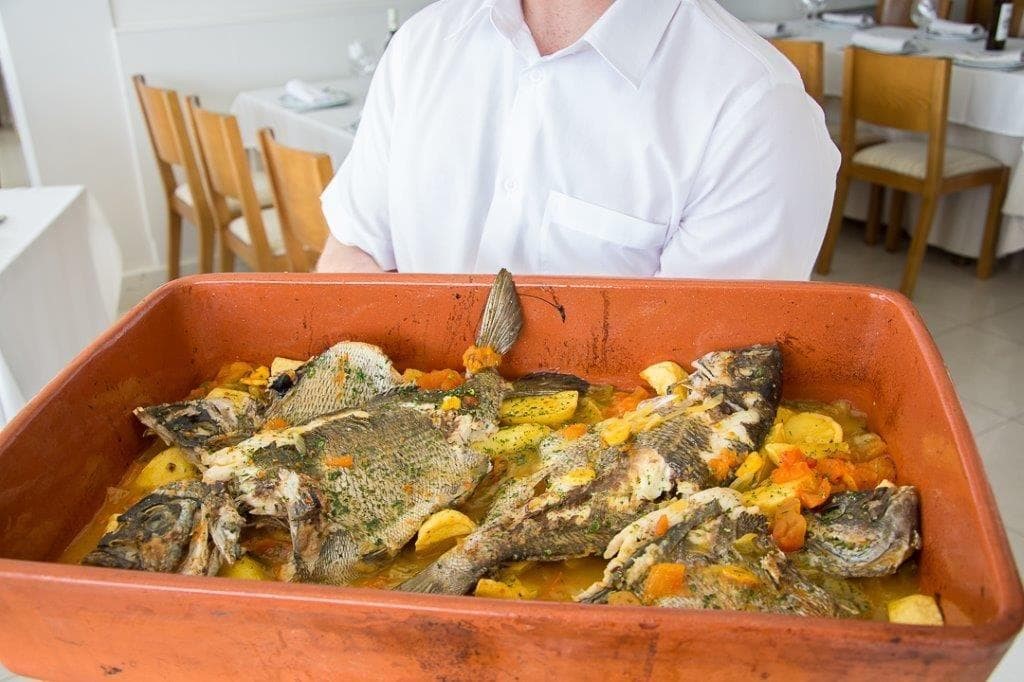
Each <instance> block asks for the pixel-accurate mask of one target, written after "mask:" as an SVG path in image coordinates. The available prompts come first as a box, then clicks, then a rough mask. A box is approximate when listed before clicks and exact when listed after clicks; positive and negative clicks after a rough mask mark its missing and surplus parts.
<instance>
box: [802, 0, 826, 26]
mask: <svg viewBox="0 0 1024 682" xmlns="http://www.w3.org/2000/svg"><path fill="white" fill-rule="evenodd" d="M800 2H801V4H803V6H804V7H806V8H807V17H806V18H807V21H811V22H813V21H814V20H815V19H816V18H817V17H818V16H819V15H820V14H821V13H822V12H824V11H825V6H826V5H827V4H828V0H800Z"/></svg>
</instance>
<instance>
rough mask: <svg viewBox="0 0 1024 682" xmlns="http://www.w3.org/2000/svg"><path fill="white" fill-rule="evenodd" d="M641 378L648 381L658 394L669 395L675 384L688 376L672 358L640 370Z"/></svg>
mask: <svg viewBox="0 0 1024 682" xmlns="http://www.w3.org/2000/svg"><path fill="white" fill-rule="evenodd" d="M640 378H641V379H643V380H644V381H646V382H647V383H648V384H649V385H650V387H651V388H653V389H654V390H655V391H656V392H657V394H658V395H667V394H668V392H669V390H671V388H672V386H673V385H675V384H677V383H679V382H680V381H682V380H683V379H685V378H686V372H685V371H684V370H683V368H682V367H680V366H679V365H677V364H676V363H674V362H672V361H671V360H665V361H664V362H658V363H656V364H653V365H651V366H650V367H648V368H646V369H644V371H642V372H640Z"/></svg>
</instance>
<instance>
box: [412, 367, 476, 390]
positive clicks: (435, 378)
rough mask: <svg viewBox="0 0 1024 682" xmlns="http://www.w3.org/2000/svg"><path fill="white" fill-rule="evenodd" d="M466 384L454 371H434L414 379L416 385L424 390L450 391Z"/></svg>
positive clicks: (463, 378)
mask: <svg viewBox="0 0 1024 682" xmlns="http://www.w3.org/2000/svg"><path fill="white" fill-rule="evenodd" d="M464 383H466V379H465V377H463V376H462V375H461V374H459V373H458V372H456V371H455V370H454V369H436V370H434V371H433V372H427V373H426V374H424V375H423V376H421V377H418V378H417V379H416V385H417V386H419V387H420V388H422V389H425V390H433V391H450V390H452V389H453V388H458V387H459V386H461V385H462V384H464Z"/></svg>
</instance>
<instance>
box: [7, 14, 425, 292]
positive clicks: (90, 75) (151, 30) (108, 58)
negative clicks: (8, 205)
mask: <svg viewBox="0 0 1024 682" xmlns="http://www.w3.org/2000/svg"><path fill="white" fill-rule="evenodd" d="M428 2H429V0H0V59H2V60H3V63H4V66H5V75H6V76H7V78H8V86H9V89H10V91H11V94H12V99H16V100H18V101H17V102H12V104H13V105H14V110H15V111H14V113H15V117H16V122H17V125H18V129H19V131H20V132H21V133H22V137H23V143H24V147H25V151H26V157H27V158H28V164H29V166H30V173H31V176H30V177H31V179H32V182H33V184H43V185H53V184H67V183H80V184H85V185H86V186H87V187H88V189H89V192H90V193H91V194H92V195H93V196H94V197H95V198H96V199H97V200H98V201H99V203H100V205H101V207H102V208H103V210H104V212H105V213H106V215H107V218H108V219H109V220H110V222H111V225H112V226H113V228H114V230H115V233H116V235H117V239H118V243H119V245H120V247H121V250H122V255H123V259H124V267H125V270H126V272H133V271H134V272H147V271H154V270H156V271H159V270H162V269H163V267H164V265H163V263H164V260H163V259H164V253H165V243H164V242H165V230H166V222H165V221H166V218H165V217H164V216H165V211H166V204H165V201H164V199H163V194H162V191H161V189H160V186H159V181H158V178H157V174H156V164H155V161H154V159H153V155H152V150H151V149H150V146H149V141H148V138H147V137H146V131H145V124H144V122H143V120H142V118H141V114H140V112H139V110H138V105H137V102H136V99H135V94H134V92H133V91H132V89H131V86H130V83H129V81H128V79H129V78H130V76H131V75H132V74H134V73H142V74H144V75H145V76H146V79H147V81H148V82H150V83H151V84H153V85H157V86H165V87H172V88H175V89H177V90H178V91H179V92H180V93H181V94H182V95H185V94H192V93H195V94H198V95H199V96H200V97H201V98H202V100H203V104H204V105H206V106H210V107H213V108H219V109H227V107H228V106H229V105H230V103H231V100H232V99H233V98H234V95H235V94H236V93H237V92H238V91H239V90H244V89H249V88H258V87H266V86H270V85H275V84H280V83H283V82H284V81H285V80H287V79H288V78H306V79H317V78H330V77H337V76H341V75H346V74H347V73H348V70H349V65H348V61H347V56H346V55H347V46H348V44H349V42H351V41H352V40H355V39H360V40H364V41H365V42H366V43H367V44H368V45H376V44H377V43H378V42H380V41H382V40H383V38H384V32H385V16H386V10H387V8H388V7H396V8H398V10H399V14H400V16H401V17H402V18H403V19H405V18H407V17H408V16H410V15H411V14H412V13H413V12H414V11H415V10H417V9H419V8H421V7H423V6H424V5H426V4H428ZM192 232H193V231H192V230H186V235H188V236H187V237H186V243H185V249H184V252H185V258H186V259H188V258H190V257H193V258H194V253H195V251H194V248H195V247H194V242H195V240H194V238H193V234H192Z"/></svg>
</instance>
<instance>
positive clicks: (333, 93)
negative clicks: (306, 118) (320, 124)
mask: <svg viewBox="0 0 1024 682" xmlns="http://www.w3.org/2000/svg"><path fill="white" fill-rule="evenodd" d="M324 93H325V94H327V95H328V98H327V99H325V100H323V101H321V102H303V101H302V100H301V99H298V98H296V97H292V96H291V95H289V94H288V93H287V92H286V93H284V94H283V95H281V96H280V97H278V98H277V101H278V103H279V104H280V105H281V106H283V107H284V108H285V109H291V110H292V111H298V112H303V111H315V110H316V109H330V108H332V107H343V106H345V105H346V104H348V103H350V102H351V101H352V95H350V94H349V93H347V92H345V91H344V90H337V89H335V88H331V87H326V88H324Z"/></svg>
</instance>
